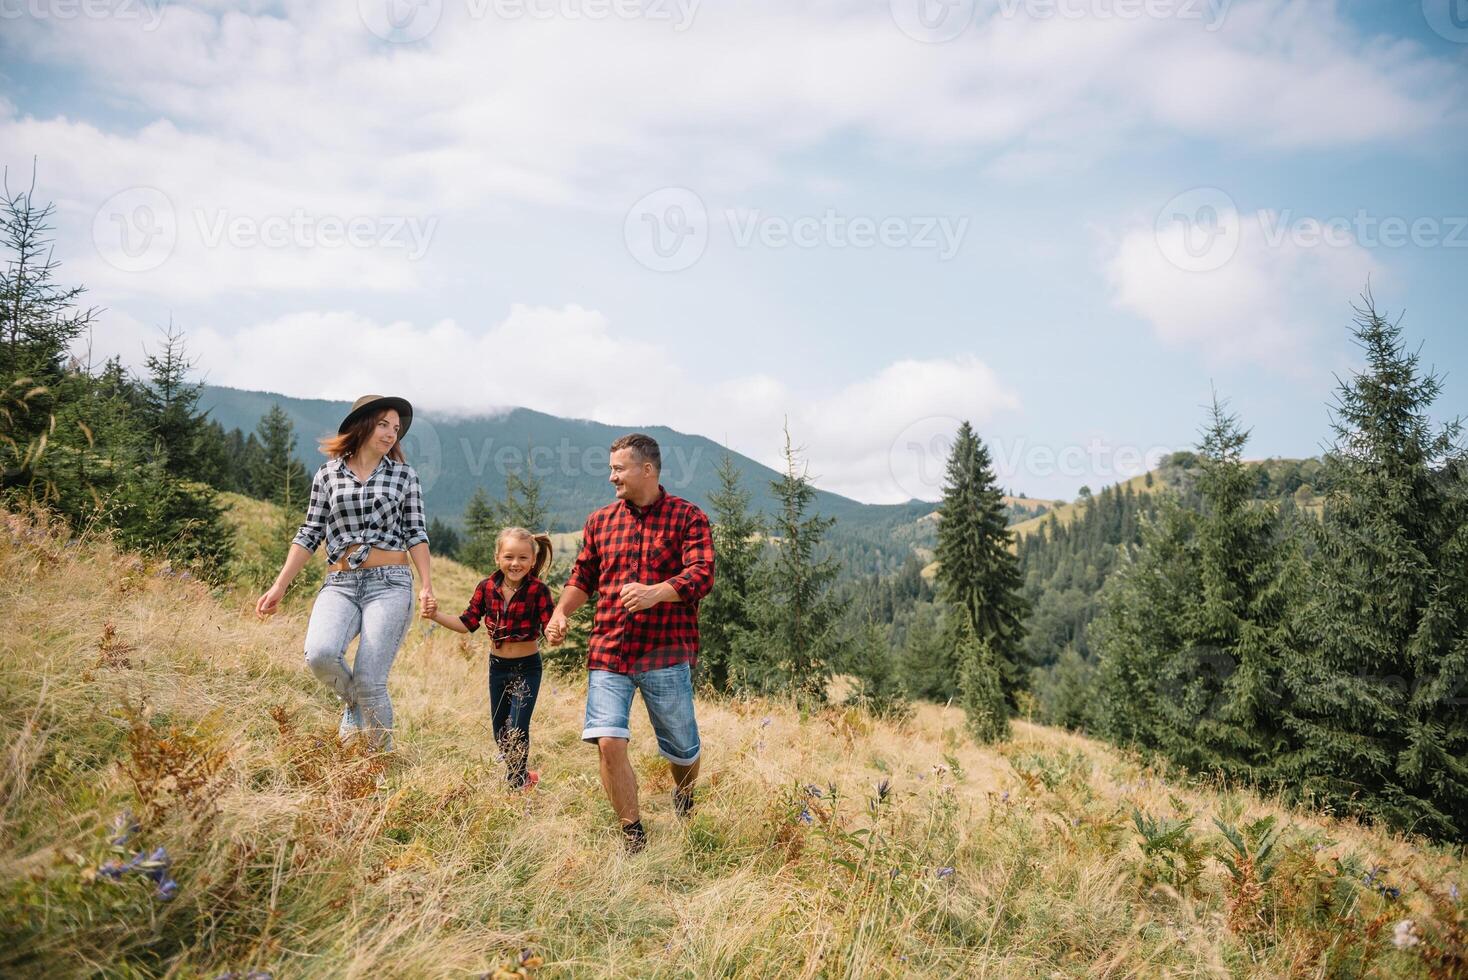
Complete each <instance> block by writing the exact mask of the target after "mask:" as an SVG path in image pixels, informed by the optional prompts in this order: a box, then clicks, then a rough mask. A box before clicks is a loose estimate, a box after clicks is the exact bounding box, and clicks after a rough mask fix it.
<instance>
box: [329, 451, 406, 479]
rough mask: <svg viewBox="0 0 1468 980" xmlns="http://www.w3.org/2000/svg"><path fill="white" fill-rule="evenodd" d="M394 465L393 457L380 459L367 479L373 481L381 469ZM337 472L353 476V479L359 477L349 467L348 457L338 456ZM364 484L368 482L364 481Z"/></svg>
mask: <svg viewBox="0 0 1468 980" xmlns="http://www.w3.org/2000/svg"><path fill="white" fill-rule="evenodd" d="M392 465H394V463H393V459H392V457H391V456H384V457H382V458H381V459H379V460H378V461H377V465H376V466H374V467H372V472H371V473H368V474H367V479H368V480H370V479H372V478H373V477H374V476H376V475H377V471H378V470H380V469H382V468H383V467H385V466H392ZM336 471H337V472H338V473H342V474H346V475H350V476H353V477H355V476H356V475H357V474H355V473H353V472H352V470H351V467H349V466H347V457H345V456H338V457H337V459H336ZM363 482H366V481H363Z"/></svg>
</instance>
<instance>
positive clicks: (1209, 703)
mask: <svg viewBox="0 0 1468 980" xmlns="http://www.w3.org/2000/svg"><path fill="white" fill-rule="evenodd" d="M1248 438H1249V433H1248V432H1247V431H1245V430H1243V429H1242V428H1241V427H1240V426H1239V422H1238V418H1237V417H1236V416H1234V415H1231V414H1229V413H1228V412H1227V410H1226V409H1225V407H1224V405H1223V404H1221V403H1220V402H1219V400H1218V398H1217V396H1215V397H1214V399H1213V404H1212V406H1211V408H1210V411H1209V417H1208V423H1207V425H1206V427H1205V429H1204V432H1203V438H1202V440H1201V441H1200V443H1199V445H1198V460H1199V465H1200V467H1201V469H1202V475H1201V476H1200V477H1199V480H1198V489H1199V491H1200V492H1201V494H1202V513H1201V516H1200V518H1199V520H1198V522H1197V557H1198V575H1199V584H1200V586H1201V588H1200V591H1199V593H1198V595H1197V597H1196V600H1195V601H1194V603H1193V604H1192V608H1191V610H1190V615H1189V616H1188V618H1187V620H1186V628H1187V634H1188V635H1187V645H1186V646H1185V647H1184V648H1183V649H1182V650H1180V651H1178V653H1177V655H1175V656H1174V657H1173V658H1172V659H1171V661H1170V666H1171V675H1172V676H1171V681H1172V684H1173V687H1174V689H1175V690H1177V691H1178V692H1179V693H1181V694H1182V695H1183V696H1182V698H1180V699H1179V703H1177V704H1175V705H1174V706H1173V707H1174V708H1181V709H1182V711H1181V714H1178V715H1175V716H1174V718H1173V723H1172V725H1171V726H1170V732H1169V734H1170V735H1171V748H1170V750H1169V754H1170V755H1171V756H1172V757H1173V758H1174V759H1175V760H1176V761H1178V762H1181V763H1183V764H1184V765H1187V766H1190V767H1192V768H1194V769H1205V768H1207V769H1212V768H1218V769H1221V770H1223V771H1224V772H1226V773H1228V774H1229V775H1233V776H1239V777H1244V778H1249V779H1257V778H1259V777H1261V776H1263V775H1265V774H1266V772H1267V770H1268V769H1269V768H1270V767H1272V765H1273V762H1274V760H1275V759H1276V758H1277V756H1278V754H1279V753H1280V752H1281V751H1283V750H1284V749H1285V748H1286V741H1285V737H1284V732H1283V719H1282V716H1281V704H1280V697H1279V685H1280V676H1279V675H1280V661H1281V658H1282V656H1283V653H1284V647H1285V645H1286V642H1287V636H1286V630H1287V629H1288V627H1289V615H1290V611H1291V608H1290V602H1291V598H1292V596H1293V595H1294V594H1297V592H1298V590H1297V588H1295V587H1294V586H1295V585H1296V584H1297V583H1296V581H1295V580H1294V579H1293V578H1291V577H1290V576H1289V575H1288V574H1287V571H1288V570H1289V569H1291V568H1294V567H1296V566H1292V565H1290V564H1289V550H1290V543H1289V542H1288V541H1287V540H1285V538H1284V537H1283V529H1282V528H1281V526H1280V522H1279V518H1278V516H1277V514H1276V511H1275V509H1274V508H1273V507H1272V506H1268V505H1259V504H1257V503H1256V502H1255V501H1253V500H1251V494H1252V490H1253V487H1254V484H1255V475H1254V472H1251V470H1250V469H1249V468H1248V467H1246V466H1245V465H1244V462H1243V456H1242V453H1243V447H1244V445H1245V444H1246V443H1247V441H1248Z"/></svg>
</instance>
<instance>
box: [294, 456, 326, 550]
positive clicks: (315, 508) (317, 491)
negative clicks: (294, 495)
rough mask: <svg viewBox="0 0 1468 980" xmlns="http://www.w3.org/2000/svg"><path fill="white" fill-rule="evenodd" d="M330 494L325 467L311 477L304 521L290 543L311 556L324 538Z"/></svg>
mask: <svg viewBox="0 0 1468 980" xmlns="http://www.w3.org/2000/svg"><path fill="white" fill-rule="evenodd" d="M330 497H331V492H330V490H329V489H328V487H327V480H326V467H324V466H323V467H321V468H320V469H318V470H317V471H316V475H315V476H313V477H311V497H310V499H309V500H308V501H307V502H306V520H305V521H304V522H302V524H301V528H300V530H299V531H297V532H296V536H295V537H294V538H292V539H291V543H293V544H298V545H300V546H301V547H302V548H305V549H306V550H307V551H309V552H311V553H312V554H313V555H314V554H315V553H316V549H317V548H318V547H320V545H321V539H322V538H324V537H326V519H327V518H328V517H329V516H330V515H331V499H330Z"/></svg>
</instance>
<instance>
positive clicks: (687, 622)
mask: <svg viewBox="0 0 1468 980" xmlns="http://www.w3.org/2000/svg"><path fill="white" fill-rule="evenodd" d="M610 467H611V475H610V477H609V479H610V481H611V483H612V486H614V487H615V488H616V491H617V500H616V502H615V503H612V504H608V505H607V506H606V507H603V508H601V509H600V510H598V511H596V512H595V513H594V514H592V515H591V516H590V517H588V518H587V519H586V527H585V530H584V532H583V536H582V540H581V552H580V553H579V554H578V555H577V556H576V564H575V565H574V566H573V567H572V569H571V578H570V580H569V581H568V582H567V583H566V588H565V590H564V591H563V592H562V593H561V600H560V602H558V603H557V604H556V608H555V611H554V612H553V613H551V618H550V622H549V623H547V624H546V629H545V635H546V639H547V640H549V641H550V642H551V643H552V644H558V643H560V642H561V641H562V640H564V639H565V638H566V617H567V616H569V615H570V614H571V613H573V612H575V611H576V610H577V609H579V608H581V606H582V605H583V604H584V603H585V602H586V600H587V599H588V598H589V597H590V596H592V595H596V596H597V604H596V618H595V621H594V624H593V626H592V630H591V642H590V644H589V649H588V652H587V664H586V666H587V684H586V724H585V726H584V728H583V730H582V732H581V739H582V741H585V742H591V743H593V744H594V745H596V747H597V751H598V753H599V755H600V758H601V784H602V788H603V789H604V790H605V791H606V794H607V798H608V799H609V800H610V801H611V804H612V808H613V809H614V810H616V811H617V816H618V817H619V818H620V819H621V822H622V833H623V836H624V840H625V843H626V845H627V850H628V851H629V852H631V853H636V852H638V851H640V850H642V849H643V848H644V847H645V846H646V845H647V833H646V831H645V830H644V829H643V827H642V816H641V813H640V811H639V809H638V803H637V776H636V774H635V773H634V772H633V771H632V763H631V762H630V761H629V760H628V757H627V740H628V738H629V737H630V736H631V731H630V730H629V729H628V727H627V726H628V719H629V716H630V713H631V708H632V694H633V691H634V690H637V691H641V692H642V703H643V705H644V706H645V707H646V708H647V717H648V720H649V721H651V722H652V727H653V732H654V733H655V734H656V735H657V742H658V751H659V752H660V753H662V756H663V758H665V759H667V760H668V766H669V768H670V769H671V771H672V774H673V784H674V788H673V809H674V811H675V812H676V813H677V814H678V816H679V817H686V816H687V815H688V813H689V811H690V810H691V809H692V807H693V784H694V782H695V781H696V780H697V779H698V760H699V755H700V752H701V750H702V746H701V743H700V742H699V738H698V721H697V719H695V718H694V716H693V680H692V673H691V672H692V667H693V665H694V663H695V662H696V661H697V659H698V602H699V600H700V599H702V598H703V597H704V596H706V595H708V593H709V589H711V588H713V584H714V545H713V538H712V536H711V535H710V534H709V520H708V517H707V515H705V514H704V512H703V511H701V510H699V509H698V508H697V507H696V506H694V505H693V504H691V503H689V502H688V501H686V500H683V499H681V498H679V497H675V496H673V495H671V494H669V493H667V492H666V491H665V490H664V489H663V487H662V485H661V484H660V483H659V482H658V478H659V476H660V474H661V472H662V454H661V452H660V451H659V449H658V444H657V441H656V440H654V439H653V438H652V437H651V436H646V435H642V434H641V433H633V434H631V435H626V436H622V437H621V438H620V439H618V440H617V441H616V442H614V443H612V446H611V458H610Z"/></svg>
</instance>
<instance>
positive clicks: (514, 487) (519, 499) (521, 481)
mask: <svg viewBox="0 0 1468 980" xmlns="http://www.w3.org/2000/svg"><path fill="white" fill-rule="evenodd" d="M526 455H527V457H528V455H529V454H528V453H527V454H526ZM540 495H541V485H540V477H538V476H536V475H535V474H534V473H533V472H531V471H530V470H529V469H528V468H527V469H526V471H525V474H524V475H521V474H520V473H515V472H511V473H506V474H505V499H504V500H503V501H502V502H501V503H500V504H499V506H498V507H497V508H496V516H497V518H498V521H499V524H500V527H523V528H525V529H526V530H528V531H531V532H534V533H537V534H538V533H540V532H541V531H543V530H545V529H546V527H547V522H548V520H549V515H548V514H547V512H546V509H545V504H544V503H543V502H542V501H541V499H540ZM496 533H498V532H496Z"/></svg>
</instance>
